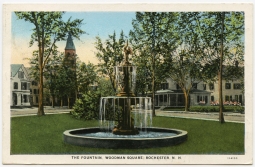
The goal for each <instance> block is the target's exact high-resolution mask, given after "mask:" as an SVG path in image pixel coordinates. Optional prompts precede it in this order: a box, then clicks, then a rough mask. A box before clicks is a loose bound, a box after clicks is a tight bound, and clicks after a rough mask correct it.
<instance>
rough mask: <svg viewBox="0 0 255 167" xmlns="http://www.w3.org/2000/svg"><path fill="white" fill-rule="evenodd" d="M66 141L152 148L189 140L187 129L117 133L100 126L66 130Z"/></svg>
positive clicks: (96, 146)
mask: <svg viewBox="0 0 255 167" xmlns="http://www.w3.org/2000/svg"><path fill="white" fill-rule="evenodd" d="M63 136H64V142H66V143H69V144H72V145H77V146H84V147H94V148H114V149H116V148H151V147H166V146H172V145H177V144H180V143H182V142H184V141H186V140H187V137H188V133H187V131H183V130H179V129H168V128H157V127H153V128H146V129H142V130H141V131H139V134H138V135H115V134H112V133H111V132H105V131H102V130H101V129H100V128H98V127H93V128H81V129H72V130H66V131H65V132H64V133H63Z"/></svg>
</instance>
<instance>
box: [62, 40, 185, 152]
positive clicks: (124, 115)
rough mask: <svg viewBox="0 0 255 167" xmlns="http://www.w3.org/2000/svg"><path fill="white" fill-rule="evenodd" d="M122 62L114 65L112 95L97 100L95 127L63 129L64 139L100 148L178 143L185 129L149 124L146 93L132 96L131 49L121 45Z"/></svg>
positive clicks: (149, 114) (156, 145) (133, 88)
mask: <svg viewBox="0 0 255 167" xmlns="http://www.w3.org/2000/svg"><path fill="white" fill-rule="evenodd" d="M123 53H124V59H123V62H122V63H121V64H120V65H118V66H115V67H114V72H115V79H116V90H117V92H116V96H109V97H102V98H101V100H100V111H99V127H95V128H81V129H72V130H67V131H65V132H64V141H65V142H66V143H70V144H74V145H79V146H87V147H103V148H147V147H160V146H169V145H175V144H179V143H181V142H183V141H185V140H186V139H187V132H186V131H183V130H179V129H166V128H155V127H152V110H151V98H150V97H136V96H135V95H134V91H135V86H136V67H135V66H133V65H132V63H130V62H129V55H130V54H132V49H131V47H130V46H128V41H127V43H126V45H125V46H124V47H123Z"/></svg>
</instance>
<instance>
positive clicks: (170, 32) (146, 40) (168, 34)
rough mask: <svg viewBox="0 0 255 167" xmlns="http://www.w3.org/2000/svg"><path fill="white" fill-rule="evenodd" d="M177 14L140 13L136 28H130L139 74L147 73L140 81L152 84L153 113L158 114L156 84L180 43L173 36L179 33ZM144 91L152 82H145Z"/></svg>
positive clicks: (142, 89)
mask: <svg viewBox="0 0 255 167" xmlns="http://www.w3.org/2000/svg"><path fill="white" fill-rule="evenodd" d="M175 20H176V13H166V12H137V13H136V18H135V19H134V20H133V21H132V25H133V30H132V31H130V34H129V35H130V42H131V44H132V46H133V50H134V56H135V57H134V60H133V61H134V62H136V64H137V66H138V76H145V77H142V78H140V79H141V80H138V83H142V82H144V83H147V81H148V80H149V82H150V83H151V92H152V104H153V115H155V108H154V97H155V91H156V85H157V83H159V82H160V81H161V80H162V79H163V78H165V77H166V76H165V71H164V70H162V69H164V68H162V62H164V60H165V59H168V60H169V59H171V58H169V52H171V51H172V50H173V49H175V48H176V47H177V46H178V41H176V40H175V38H172V37H173V36H178V34H176V33H177V31H176V30H175V28H176V26H175V25H174V24H173V22H174V21H175ZM141 86H143V87H141V88H140V89H141V91H142V92H144V91H145V90H146V89H147V87H148V85H147V84H143V85H141Z"/></svg>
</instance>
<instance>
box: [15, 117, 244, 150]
mask: <svg viewBox="0 0 255 167" xmlns="http://www.w3.org/2000/svg"><path fill="white" fill-rule="evenodd" d="M97 125H98V122H97V121H83V120H76V119H74V118H72V117H71V116H70V115H69V114H56V115H46V116H42V117H38V116H27V117H14V118H11V154H244V124H240V123H225V124H220V123H219V122H215V121H204V120H192V119H181V118H169V117H155V118H153V125H154V126H155V127H166V128H177V129H182V130H186V131H188V140H187V141H186V142H184V143H182V144H180V145H176V146H170V147H162V148H149V149H104V148H88V147H79V146H73V145H70V144H66V143H64V142H63V136H62V134H63V132H64V131H65V130H68V129H74V128H82V127H95V126H97Z"/></svg>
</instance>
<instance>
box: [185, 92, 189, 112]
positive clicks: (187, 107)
mask: <svg viewBox="0 0 255 167" xmlns="http://www.w3.org/2000/svg"><path fill="white" fill-rule="evenodd" d="M184 98H185V111H188V110H189V95H188V93H187V92H186V91H184Z"/></svg>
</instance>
